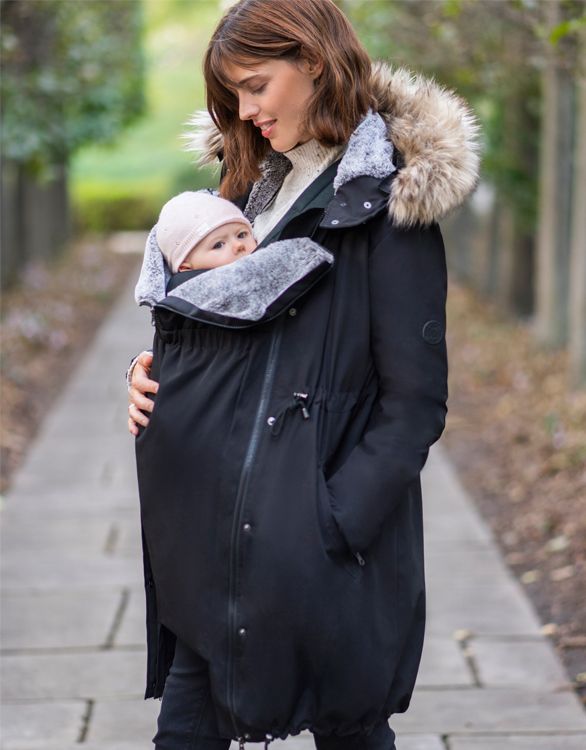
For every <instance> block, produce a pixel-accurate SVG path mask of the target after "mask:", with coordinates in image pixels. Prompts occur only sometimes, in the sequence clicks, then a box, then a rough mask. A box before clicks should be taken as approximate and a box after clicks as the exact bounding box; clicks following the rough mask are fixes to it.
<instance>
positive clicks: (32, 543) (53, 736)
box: [1, 280, 586, 750]
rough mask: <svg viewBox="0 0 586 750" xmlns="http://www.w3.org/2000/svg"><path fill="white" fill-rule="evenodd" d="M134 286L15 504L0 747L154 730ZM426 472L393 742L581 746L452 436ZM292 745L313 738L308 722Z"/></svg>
mask: <svg viewBox="0 0 586 750" xmlns="http://www.w3.org/2000/svg"><path fill="white" fill-rule="evenodd" d="M133 285H134V280H133V282H132V285H130V286H129V287H128V289H127V291H126V293H125V295H124V296H123V298H122V299H121V301H120V302H119V304H118V305H117V306H116V307H115V308H114V309H113V311H112V314H111V316H110V318H109V319H108V320H107V321H106V322H105V324H104V325H103V327H102V328H101V329H100V331H99V332H98V335H97V337H96V340H95V342H94V344H93V346H92V348H91V350H90V351H89V353H88V354H87V356H86V357H85V358H84V359H83V360H82V362H81V363H80V366H79V368H78V369H77V371H76V372H75V373H74V374H73V376H72V378H71V380H70V382H69V384H68V385H67V387H66V389H65V391H64V393H63V394H62V396H61V398H60V399H59V400H58V401H57V403H55V404H53V405H51V406H50V408H49V411H48V415H47V418H46V421H45V423H44V425H43V428H42V430H41V432H40V434H39V436H38V438H37V440H35V442H34V444H33V446H32V448H31V450H30V453H29V455H28V459H27V461H26V464H25V465H24V466H23V467H22V470H21V471H20V473H19V474H18V476H17V478H16V481H15V483H14V485H13V489H12V491H11V493H10V494H9V495H8V497H7V499H6V501H5V503H4V507H3V511H2V640H1V646H2V660H1V661H2V663H1V667H2V700H3V707H2V716H1V726H2V747H3V748H4V749H5V750H15V749H16V748H19V750H33V748H37V749H42V750H73V748H79V747H85V748H87V749H88V750H97V748H99V749H100V750H148V748H152V747H153V745H152V744H151V738H152V736H153V734H154V731H155V723H156V717H157V714H158V711H159V708H160V702H159V701H153V700H148V701H144V700H143V698H142V695H143V683H144V676H145V675H144V670H145V646H144V597H143V589H142V577H141V557H140V527H139V515H138V505H137V497H136V477H135V465H134V453H133V447H132V439H131V438H130V436H129V435H128V434H127V432H126V418H125V415H126V392H125V388H124V383H123V372H124V370H125V368H126V365H127V362H128V359H129V356H130V355H131V354H132V353H134V352H135V351H136V350H138V349H140V348H141V347H142V346H143V345H146V344H149V343H150V341H151V331H152V329H151V327H150V325H149V322H150V316H149V315H148V312H147V311H146V310H144V309H142V310H138V309H136V308H135V306H134V303H133V301H132V287H133ZM90 415H92V417H91V420H90ZM423 481H424V497H425V523H426V538H427V546H426V574H427V582H428V602H429V604H428V627H427V637H426V643H425V648H424V654H423V660H422V666H421V670H420V675H419V679H418V683H417V687H416V690H415V693H414V695H413V699H412V703H411V706H410V708H409V710H408V712H407V713H406V714H402V715H396V716H393V717H392V719H391V725H392V726H393V728H394V729H395V731H396V732H397V736H398V739H397V750H503V749H504V748H510V749H511V750H584V748H586V715H585V714H584V712H583V710H582V708H581V706H580V704H579V701H578V699H577V698H576V696H575V695H574V694H573V693H572V692H571V690H570V688H569V686H568V683H567V677H566V675H565V673H564V671H563V669H562V667H561V665H560V663H559V661H558V659H557V657H556V654H555V652H554V650H553V649H552V647H551V645H550V643H549V642H548V640H547V639H545V638H544V637H543V636H542V635H541V634H540V627H539V623H538V620H537V618H536V615H535V613H534V611H533V610H532V608H531V606H530V604H529V602H528V600H527V598H526V597H525V594H524V592H523V591H522V590H521V588H520V587H519V585H518V584H517V583H516V582H515V581H514V580H513V578H512V577H511V575H510V574H509V573H508V571H507V569H506V568H505V566H504V564H503V562H502V561H501V558H500V556H499V554H498V551H497V549H496V547H495V544H494V542H493V541H492V539H491V536H490V533H489V532H488V531H487V528H486V526H485V525H484V524H483V522H482V521H481V520H480V519H479V516H478V515H477V513H476V512H475V510H474V508H473V506H472V504H471V501H470V499H469V498H468V497H467V496H466V494H465V493H464V491H463V490H462V488H461V486H460V484H459V483H458V479H457V477H456V476H455V475H454V472H453V469H452V467H451V465H450V463H449V462H448V460H447V458H446V455H445V453H444V451H443V450H442V448H441V444H440V445H436V446H434V447H433V449H432V452H431V455H430V459H429V461H428V464H427V465H426V467H425V470H424V475H423ZM281 744H283V743H282V742H280V741H275V742H274V743H273V745H272V747H273V748H275V750H278V746H279V745H281ZM286 744H287V745H288V746H289V748H290V750H311V748H312V747H313V742H312V738H311V735H310V734H309V733H306V732H304V733H302V734H301V735H299V736H298V737H296V738H290V739H289V740H287V741H286ZM258 747H260V746H258ZM234 748H237V743H235V742H234V743H232V750H233V749H234Z"/></svg>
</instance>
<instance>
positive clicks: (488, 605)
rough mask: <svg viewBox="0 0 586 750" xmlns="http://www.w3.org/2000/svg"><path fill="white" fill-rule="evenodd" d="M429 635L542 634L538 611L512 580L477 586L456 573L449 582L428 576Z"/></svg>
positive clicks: (500, 580) (496, 579) (431, 574)
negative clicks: (464, 633)
mask: <svg viewBox="0 0 586 750" xmlns="http://www.w3.org/2000/svg"><path fill="white" fill-rule="evenodd" d="M426 578H427V603H428V609H429V616H428V618H427V625H426V628H427V629H426V632H427V633H436V634H442V633H453V632H454V631H455V630H460V629H467V630H470V631H472V632H473V633H476V634H478V635H525V636H538V635H540V634H541V624H540V622H539V620H538V619H537V615H536V613H535V610H534V609H533V607H532V605H531V603H530V602H529V600H528V599H527V598H526V597H525V596H521V594H520V590H519V587H518V586H517V585H515V583H514V582H513V581H512V580H510V579H508V578H504V579H503V578H501V579H499V578H497V577H495V579H494V580H493V581H492V582H490V583H489V582H485V583H481V582H475V581H474V580H472V579H470V578H469V577H467V576H460V575H459V573H458V571H456V570H454V576H453V578H452V579H451V580H450V581H448V580H447V579H445V578H443V580H442V579H438V578H436V577H434V575H433V573H431V571H430V573H429V574H427V573H426Z"/></svg>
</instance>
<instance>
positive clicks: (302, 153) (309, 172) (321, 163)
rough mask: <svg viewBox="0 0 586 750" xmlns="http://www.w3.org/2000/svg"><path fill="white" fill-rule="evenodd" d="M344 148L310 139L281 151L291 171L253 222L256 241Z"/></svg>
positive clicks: (265, 233)
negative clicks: (291, 166) (288, 149)
mask: <svg viewBox="0 0 586 750" xmlns="http://www.w3.org/2000/svg"><path fill="white" fill-rule="evenodd" d="M345 148H346V144H341V145H340V146H330V147H328V146H322V145H320V143H319V142H318V141H317V140H316V139H315V138H313V139H312V140H310V141H307V142H306V143H301V144H300V145H299V146H295V147H294V148H292V149H291V150H290V151H285V152H284V154H283V155H284V156H286V157H287V159H289V161H290V162H291V164H292V165H293V169H292V170H291V171H290V172H289V173H288V174H287V175H286V177H285V179H284V180H283V184H282V185H281V188H280V190H279V191H278V193H277V194H276V195H275V197H274V198H273V200H272V201H271V203H269V205H268V207H267V208H266V209H265V210H264V211H263V212H262V213H260V214H258V215H257V217H256V218H255V220H254V223H253V229H254V236H255V237H256V239H257V241H258V242H261V241H262V240H263V239H264V237H266V236H267V234H268V233H269V232H270V231H271V229H272V228H273V227H275V226H276V225H277V224H278V222H279V221H280V220H281V219H282V218H283V216H284V215H285V214H286V213H287V211H288V210H289V209H290V208H291V206H292V205H293V203H295V200H296V199H297V198H298V197H299V196H300V195H301V193H302V192H303V191H304V190H305V188H306V187H308V186H309V185H310V184H311V183H312V182H313V181H314V180H315V178H316V177H317V176H318V175H319V174H321V173H322V172H323V171H324V169H326V168H327V167H328V166H329V165H330V164H331V163H332V162H334V161H335V160H336V159H338V158H339V157H340V156H341V155H342V153H343V151H344V150H345Z"/></svg>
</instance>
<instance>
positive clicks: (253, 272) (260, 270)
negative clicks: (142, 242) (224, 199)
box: [134, 226, 334, 320]
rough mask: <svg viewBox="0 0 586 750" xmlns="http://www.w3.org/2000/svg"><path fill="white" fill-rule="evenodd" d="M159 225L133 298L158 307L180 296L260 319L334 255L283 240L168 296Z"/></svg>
mask: <svg viewBox="0 0 586 750" xmlns="http://www.w3.org/2000/svg"><path fill="white" fill-rule="evenodd" d="M155 230H156V226H155V227H153V228H152V229H151V231H150V233H149V236H148V239H147V242H146V247H145V254H144V259H143V264H142V269H141V272H140V276H139V279H138V283H137V285H136V287H135V293H134V297H135V300H136V302H137V304H139V305H148V306H149V307H151V308H152V307H154V306H155V305H156V304H157V303H158V302H161V301H162V300H163V299H165V298H166V297H167V298H168V299H170V298H172V297H176V298H179V299H182V300H185V301H186V302H189V303H190V304H192V305H194V306H195V307H197V308H199V309H200V310H204V311H206V312H212V313H218V314H221V315H229V316H231V317H233V318H238V319H241V320H260V319H261V318H262V317H263V315H264V314H265V313H266V311H267V309H268V308H269V306H270V305H271V304H273V303H274V302H275V301H276V300H277V299H279V297H281V295H283V294H284V293H285V292H286V291H287V290H288V289H290V288H291V287H292V286H293V285H294V284H295V283H297V282H298V281H300V280H301V279H303V278H304V277H305V276H307V275H308V274H310V273H311V272H312V271H314V270H315V269H316V268H317V267H318V266H320V265H321V264H322V263H324V262H325V263H328V264H330V266H331V265H332V264H333V262H334V256H333V254H332V253H331V252H330V251H329V250H326V249H325V248H323V247H321V245H318V244H317V243H316V242H314V241H313V240H310V239H309V238H307V237H300V238H296V239H289V240H279V241H278V242H273V243H271V244H270V245H266V246H265V247H260V248H258V249H257V250H255V251H254V252H253V253H251V254H250V255H247V256H245V257H244V258H241V259H240V260H237V261H234V262H233V263H229V264H227V265H225V266H219V267H217V268H211V269H209V270H207V271H205V272H204V273H200V274H198V275H197V276H192V277H190V278H188V279H186V281H184V282H183V283H182V284H179V286H177V287H175V289H173V290H172V291H171V292H169V294H168V295H167V292H166V288H167V284H168V282H169V280H170V278H171V273H170V271H169V268H168V266H167V263H166V261H165V259H164V257H163V254H162V253H161V249H160V248H159V245H158V243H157V238H156V231H155Z"/></svg>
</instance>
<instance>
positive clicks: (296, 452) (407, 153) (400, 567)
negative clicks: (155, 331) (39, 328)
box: [129, 0, 479, 750]
mask: <svg viewBox="0 0 586 750" xmlns="http://www.w3.org/2000/svg"><path fill="white" fill-rule="evenodd" d="M204 73H205V81H206V87H207V96H208V101H207V105H208V111H209V112H210V113H212V118H213V122H212V123H209V124H208V126H206V127H205V128H204V130H203V132H200V138H199V143H198V147H199V148H202V147H203V148H204V152H205V156H204V159H207V160H209V161H212V160H215V159H216V158H220V159H221V160H222V161H223V168H222V181H221V186H220V193H221V195H222V196H223V197H225V198H229V199H232V200H233V201H234V202H235V203H237V204H238V205H239V206H240V207H242V208H243V209H244V213H245V215H246V216H247V218H248V219H249V220H250V221H254V230H255V235H256V236H257V239H258V240H261V242H260V245H261V246H264V245H266V244H268V243H269V242H273V241H275V240H279V239H287V238H295V237H311V238H312V239H313V240H314V241H315V242H317V243H318V244H319V245H321V246H322V247H323V248H325V249H327V250H328V251H330V252H331V253H332V254H333V256H334V263H333V264H332V265H331V267H329V270H327V272H326V271H325V270H324V272H320V273H319V274H317V275H316V274H313V275H312V274H311V273H310V274H304V272H303V271H301V272H300V273H299V274H298V275H297V276H296V277H295V280H294V281H291V283H290V284H289V282H287V284H285V287H284V291H283V288H280V289H279V291H278V292H275V296H274V299H272V301H271V303H270V304H269V305H268V307H267V310H266V314H265V315H264V316H263V317H262V318H261V319H260V320H259V321H258V322H257V323H256V324H254V325H247V326H245V327H242V325H240V324H239V323H238V322H236V321H234V320H233V319H231V318H229V317H222V316H219V315H214V314H210V315H206V314H202V313H201V311H198V310H195V311H194V310H193V309H190V308H189V307H185V305H183V306H182V305H177V304H176V303H172V304H168V305H167V306H166V309H161V310H159V313H160V314H159V318H158V321H157V324H158V325H159V326H162V328H161V330H163V332H164V333H165V335H167V338H168V342H167V346H166V348H165V349H164V350H163V349H156V350H155V356H154V360H153V361H152V370H151V359H150V355H149V354H148V353H143V354H142V355H140V356H139V358H137V360H136V361H135V362H134V366H133V367H132V368H131V370H130V371H129V374H130V377H131V381H130V387H129V392H130V400H131V404H130V406H129V411H130V420H129V429H130V431H131V432H132V433H133V434H134V435H136V436H137V441H136V445H137V460H138V467H139V482H140V494H141V513H142V524H143V550H144V564H145V581H146V591H147V631H148V632H147V636H148V684H147V689H146V693H145V698H146V697H159V696H161V695H162V699H163V700H162V706H161V714H160V717H159V724H158V733H157V735H156V737H155V738H154V740H153V741H154V742H155V744H156V746H157V748H179V747H193V748H195V747H198V748H199V747H204V746H207V745H209V746H210V747H211V746H212V745H213V746H214V747H215V748H218V750H219V749H220V748H227V747H228V745H229V743H230V739H231V738H235V739H239V741H240V743H241V745H242V744H243V743H244V742H245V740H251V741H262V740H264V741H265V742H267V741H270V740H271V739H273V738H275V737H280V738H285V737H287V736H288V735H289V734H297V733H299V732H300V731H301V730H303V729H306V728H308V729H310V730H311V731H312V732H313V734H314V738H315V743H316V746H317V747H318V748H346V747H348V748H350V747H352V748H354V747H356V748H358V747H361V748H368V749H369V750H370V748H377V750H378V749H379V748H380V750H383V748H384V750H392V749H393V748H394V733H393V731H392V730H391V728H390V727H389V724H388V717H389V716H391V715H392V714H393V713H399V712H403V711H406V710H407V708H408V706H409V702H410V699H411V694H412V691H413V687H414V684H415V678H416V675H417V671H418V667H419V661H420V656H421V650H422V645H423V636H424V625H425V584H424V565H423V534H422V500H421V486H420V472H421V469H422V468H423V466H424V464H425V461H426V459H427V455H428V451H429V448H430V446H431V445H432V444H433V443H434V442H435V441H436V440H437V439H438V438H439V437H440V435H441V433H442V431H443V428H444V421H445V415H446V401H447V395H448V394H447V358H446V344H445V300H446V291H447V275H446V266H445V254H444V246H443V241H442V237H441V233H440V229H439V227H438V224H437V221H438V219H439V218H441V217H443V216H444V215H445V214H447V213H448V212H449V211H451V210H452V209H454V208H455V207H457V206H458V205H460V204H461V203H462V201H463V200H464V199H465V198H466V196H467V195H469V194H470V193H471V192H472V190H473V189H474V187H475V185H476V183H477V179H478V176H477V175H478V150H479V147H478V142H477V138H478V126H477V124H476V121H475V119H474V116H473V115H472V113H471V112H470V110H469V109H468V107H467V106H466V104H465V103H464V102H463V101H462V100H461V99H459V98H458V97H457V96H456V95H454V94H453V93H451V92H448V91H445V90H443V89H441V88H440V87H439V86H437V85H436V84H434V83H433V82H431V81H429V80H425V79H422V78H420V77H414V76H412V75H411V74H409V73H408V72H406V71H404V70H398V71H396V72H393V71H391V70H390V69H389V68H388V66H386V65H385V64H375V65H372V64H371V62H370V60H369V58H368V56H367V54H366V52H365V51H364V49H363V48H362V46H361V45H360V43H359V41H358V40H357V38H356V36H355V34H354V32H353V30H352V28H351V27H350V25H349V23H348V21H347V19H346V18H345V17H344V15H343V14H342V13H341V12H340V10H339V9H338V8H337V7H336V6H335V5H334V3H333V2H331V0H242V1H241V2H239V3H238V4H236V5H235V6H233V7H232V8H231V9H230V10H229V11H228V12H227V13H226V15H225V16H224V18H223V19H222V20H221V22H220V24H219V25H218V28H217V29H216V31H215V32H214V35H213V37H212V39H211V41H210V44H209V48H208V51H207V53H206V57H205V63H204ZM198 122H199V120H198ZM168 299H169V298H168ZM174 305H175V306H174ZM163 308H165V305H163ZM165 315H166V317H165ZM165 326H167V328H165ZM181 336H183V337H185V336H192V337H193V341H194V342H195V343H196V344H197V347H194V349H196V350H197V351H198V352H199V353H200V354H198V356H200V355H201V356H204V354H205V355H206V356H209V360H208V361H209V362H213V361H214V360H213V357H214V356H215V352H218V351H223V352H227V353H229V354H230V355H231V356H233V357H234V361H236V360H238V361H241V360H240V359H239V358H240V357H246V358H247V359H248V361H250V363H251V366H249V367H246V368H245V369H244V373H245V374H244V375H243V376H242V382H241V383H240V386H239V388H238V389H237V392H236V391H234V392H232V391H230V392H229V395H226V393H225V391H224V390H223V388H224V385H225V383H226V382H230V380H229V376H230V373H229V371H224V370H223V369H222V368H220V369H219V370H218V371H217V372H215V371H214V368H213V366H211V367H210V368H208V369H206V371H205V372H206V377H202V376H201V374H198V375H197V380H195V379H194V378H195V377H196V376H195V375H194V372H195V369H193V370H192V369H190V368H192V364H190V362H191V360H189V358H187V359H186V360H184V359H181V360H180V358H179V355H177V354H176V349H173V346H174V345H175V343H176V342H177V337H181ZM173 358H175V359H174V362H175V365H176V366H179V367H180V368H181V367H182V368H183V369H182V370H181V372H180V373H179V374H178V376H177V377H176V378H174V379H173V383H174V385H173V387H171V388H166V389H162V390H161V391H160V392H159V393H157V382H156V381H157V380H158V374H159V372H160V367H161V366H166V364H165V363H166V362H168V361H170V360H173ZM161 363H162V365H161ZM193 367H194V368H195V365H193ZM198 372H199V371H198ZM149 374H150V375H151V376H152V379H149V377H148V376H149ZM154 394H156V396H155V395H154ZM153 406H154V408H153ZM148 414H150V424H149V419H148V418H147V415H148ZM194 414H196V415H197V416H194ZM147 425H149V426H148V427H147ZM165 426H166V427H168V428H169V429H168V430H167V431H166V432H164V427H165ZM149 431H151V432H149ZM163 433H164V435H165V436H166V437H165V440H167V441H168V446H167V450H162V451H161V450H160V449H161V445H162V444H166V443H165V440H161V439H160V438H161V436H162V435H163ZM155 436H157V439H156V437H155ZM155 444H156V446H157V450H155V449H154V448H153V449H151V448H152V446H153V445H155ZM177 452H179V456H180V457H179V459H178V458H177Z"/></svg>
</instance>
